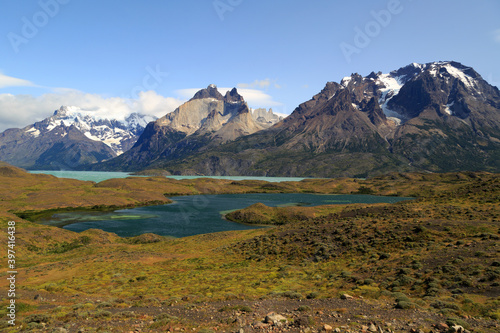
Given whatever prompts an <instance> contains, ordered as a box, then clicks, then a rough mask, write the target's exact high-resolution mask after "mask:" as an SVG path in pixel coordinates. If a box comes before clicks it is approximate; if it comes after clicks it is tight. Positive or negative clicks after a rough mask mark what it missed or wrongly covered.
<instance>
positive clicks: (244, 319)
mask: <svg viewBox="0 0 500 333" xmlns="http://www.w3.org/2000/svg"><path fill="white" fill-rule="evenodd" d="M78 296H79V295H76V297H78ZM28 297H29V298H33V299H34V300H36V301H37V302H38V303H39V304H40V306H39V309H43V310H44V311H45V312H46V313H47V314H48V315H45V316H44V315H43V314H37V315H32V316H28V317H26V318H25V319H24V321H23V323H22V325H23V328H21V332H59V333H64V332H66V333H77V332H79V333H80V332H81V333H83V332H205V333H208V332H238V333H242V332H328V331H330V332H342V333H343V332H346V333H348V332H353V333H354V332H378V333H383V332H387V333H391V332H410V333H411V332H413V333H422V332H423V333H429V332H435V333H438V332H464V333H466V332H485V333H489V332H491V333H494V332H499V331H500V324H499V322H498V321H496V320H491V319H484V318H474V317H469V316H465V317H464V318H460V319H458V318H456V319H455V320H450V319H449V318H448V319H447V318H445V317H444V316H443V315H439V314H436V313H430V312H428V311H423V310H418V309H411V310H403V309H396V308H395V307H394V304H393V303H392V302H391V300H390V299H385V300H384V299H381V300H377V301H374V300H368V299H363V298H361V297H352V296H350V295H348V294H343V295H342V296H341V297H340V298H335V299H333V298H330V299H287V298H272V299H258V300H252V301H249V300H239V299H233V300H227V301H219V302H213V303H209V302H199V303H198V302H197V300H196V297H194V298H191V297H184V298H183V299H178V300H174V299H171V300H168V301H164V302H161V304H158V305H156V306H142V307H138V306H123V305H121V304H120V300H117V302H115V303H113V304H110V303H108V302H104V301H101V300H99V299H97V298H86V299H85V301H86V302H87V303H85V304H84V305H82V306H81V307H79V306H72V307H71V310H70V311H69V312H67V313H65V314H64V315H56V317H55V318H57V319H54V314H58V313H59V314H63V312H64V310H63V309H62V308H63V307H61V306H60V305H59V306H57V305H54V304H64V303H71V302H72V299H71V297H64V296H58V295H54V294H49V293H34V292H24V293H23V298H28ZM140 298H141V297H138V299H140ZM85 308H88V309H91V308H93V309H95V311H93V310H89V311H82V309H85ZM5 331H6V332H7V330H5Z"/></svg>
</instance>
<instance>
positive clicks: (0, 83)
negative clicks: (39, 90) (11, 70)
mask: <svg viewBox="0 0 500 333" xmlns="http://www.w3.org/2000/svg"><path fill="white" fill-rule="evenodd" d="M34 86H35V84H34V83H33V82H31V81H28V80H23V79H18V78H15V77H12V76H7V75H5V74H3V73H1V72H0V88H5V87H34Z"/></svg>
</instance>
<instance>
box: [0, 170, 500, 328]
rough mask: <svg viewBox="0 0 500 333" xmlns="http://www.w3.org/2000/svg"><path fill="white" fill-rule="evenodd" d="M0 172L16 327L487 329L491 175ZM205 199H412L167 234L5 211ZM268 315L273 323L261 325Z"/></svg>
mask: <svg viewBox="0 0 500 333" xmlns="http://www.w3.org/2000/svg"><path fill="white" fill-rule="evenodd" d="M0 169H1V173H0V177H1V181H2V184H3V186H2V190H1V192H0V196H1V198H2V201H0V214H1V216H0V220H1V224H2V233H3V232H5V231H4V230H7V229H6V227H7V222H8V221H10V220H15V221H16V226H17V235H16V237H17V240H18V243H17V247H16V248H17V254H16V255H17V258H18V262H19V263H18V265H19V267H18V271H19V274H18V275H17V278H18V279H17V285H18V294H19V299H18V309H19V312H18V320H19V323H20V325H22V327H21V328H19V330H20V331H27V330H30V331H46V330H48V329H54V328H64V329H66V330H67V331H68V332H78V331H79V330H80V331H81V330H83V331H85V332H93V331H94V332H97V331H103V330H104V331H105V330H107V331H114V330H116V327H117V326H119V327H123V328H125V327H126V329H127V330H130V331H134V330H140V331H141V332H161V331H165V332H166V331H176V330H184V331H187V330H192V329H194V328H195V329H196V330H202V329H204V330H206V331H214V332H215V331H226V332H229V331H238V330H239V329H240V328H241V329H243V330H244V331H245V332H247V331H248V332H252V331H259V330H261V329H259V328H258V327H267V329H271V328H274V329H278V330H286V331H290V332H299V331H303V330H306V329H312V330H316V329H324V328H325V327H327V328H328V327H332V328H338V329H339V330H340V331H341V332H359V331H362V330H366V329H367V328H369V327H371V325H372V324H373V325H375V327H377V329H378V327H379V326H380V328H381V329H382V330H383V331H384V332H385V331H387V332H400V331H404V332H407V331H409V330H410V329H415V330H417V331H418V330H419V329H421V330H423V331H424V332H428V331H430V330H436V331H439V330H440V329H443V330H446V329H444V327H445V326H444V325H446V326H449V327H451V326H453V325H457V324H458V325H460V326H463V327H465V328H466V329H468V330H471V331H474V332H475V331H477V332H496V331H497V330H498V327H499V326H498V316H499V313H498V302H499V300H498V297H499V281H500V280H499V279H500V272H499V270H498V269H499V268H498V267H499V266H498V265H499V264H498V253H499V249H498V244H499V243H498V239H499V237H500V236H499V234H498V230H499V228H500V225H499V224H498V223H499V222H498V221H499V216H500V206H499V201H500V179H499V178H498V175H496V174H490V173H471V172H461V173H445V174H423V173H392V174H387V175H385V176H379V177H372V178H368V179H366V180H360V179H353V178H337V179H305V180H303V181H299V182H281V183H267V182H264V181H253V180H247V181H245V180H241V181H231V180H217V179H204V178H198V179H187V180H172V179H166V178H164V177H133V178H125V179H110V180H106V181H103V182H100V183H94V182H88V181H87V182H85V181H77V180H70V179H59V178H56V177H53V176H48V175H34V174H28V173H25V172H24V171H22V170H20V169H17V168H15V167H12V166H8V165H2V167H1V168H0ZM55 192H57V193H58V194H59V195H57V196H55V195H53V194H54V193H55ZM216 193H325V194H360V193H362V194H374V195H389V196H391V195H393V196H394V195H397V196H405V197H414V198H416V200H411V201H403V202H399V203H395V204H383V203H378V204H340V205H323V206H316V207H302V206H294V207H268V206H265V205H262V204H257V205H253V206H250V207H248V208H245V209H242V210H239V211H235V212H232V213H229V214H228V216H227V218H228V219H231V220H234V221H238V222H245V223H255V222H258V223H261V222H263V221H267V222H266V223H268V225H270V226H272V227H271V228H265V229H254V230H246V231H226V232H219V233H213V234H204V235H198V236H191V237H184V238H177V239H172V238H169V237H164V236H159V235H155V234H143V235H140V236H135V237H126V238H121V237H118V236H117V235H116V234H113V233H107V232H104V231H101V230H97V229H91V230H86V231H83V232H81V233H75V232H72V231H68V230H64V229H60V228H57V227H51V226H44V225H40V224H37V223H32V222H29V221H28V220H26V219H21V218H19V216H17V215H20V214H22V213H23V212H24V213H28V214H27V215H26V218H28V217H29V216H30V214H31V216H33V215H32V214H33V213H37V212H43V211H46V210H47V209H57V210H61V209H75V208H78V207H80V208H85V209H99V210H102V209H105V208H115V209H116V208H118V207H127V206H129V207H132V206H140V205H149V204H158V203H159V202H163V203H168V202H169V199H168V198H169V197H171V196H174V195H188V194H210V195H212V194H216ZM27 198H29V200H27ZM193 198H194V197H193ZM14 212H16V214H17V215H15V214H14ZM21 216H23V215H21ZM2 260H6V257H5V256H4V257H3V258H2ZM2 280H3V281H4V282H1V284H2V287H4V285H5V283H6V280H5V279H2ZM345 295H348V296H345ZM343 298H347V299H343ZM4 305H5V304H4ZM2 308H3V309H5V307H2ZM273 311H274V312H276V313H277V314H279V315H280V316H283V318H284V320H286V323H285V322H284V321H283V323H282V324H279V323H278V322H279V320H278V322H276V324H272V320H271V319H268V322H265V321H266V320H265V317H266V315H268V314H269V313H270V312H273ZM3 315H5V313H4V314H3ZM271 317H272V316H271ZM273 325H275V326H273ZM280 325H281V326H280ZM325 325H328V326H325ZM434 325H435V326H434ZM440 325H441V326H440ZM363 327H365V328H363ZM437 327H440V328H437ZM4 329H7V328H6V327H4ZM9 331H12V332H14V331H16V330H15V329H14V330H13V329H10V330H9Z"/></svg>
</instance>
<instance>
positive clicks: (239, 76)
mask: <svg viewBox="0 0 500 333" xmlns="http://www.w3.org/2000/svg"><path fill="white" fill-rule="evenodd" d="M0 6H1V8H2V10H1V11H0V131H3V130H5V129H7V128H12V127H18V128H20V127H24V126H27V125H29V124H32V123H34V122H35V121H39V120H42V119H44V118H46V117H48V116H50V115H52V113H53V112H54V110H56V109H58V108H59V107H60V106H61V105H74V106H79V107H81V108H83V109H87V110H100V111H105V112H107V113H108V114H109V115H110V116H113V117H116V118H119V119H120V118H124V117H125V116H126V115H128V114H130V113H131V112H139V113H144V114H150V115H156V116H158V117H161V116H163V115H165V114H166V113H168V112H171V111H173V110H174V109H175V108H176V107H177V106H178V105H180V104H182V103H183V102H185V101H187V100H188V99H189V98H190V97H192V95H193V92H196V91H197V90H199V89H202V88H205V87H207V86H208V85H209V84H216V85H217V86H218V87H220V88H219V89H220V90H221V91H222V92H224V91H225V90H227V89H230V88H232V87H236V88H238V91H239V92H240V93H241V94H242V95H243V97H244V98H245V100H246V101H247V102H248V104H249V106H250V107H252V108H258V107H265V108H272V109H273V110H274V111H275V112H279V113H283V114H290V113H291V112H292V111H293V110H294V109H295V108H296V107H297V106H298V105H299V104H300V103H302V102H305V101H307V100H309V99H310V98H311V97H312V96H314V95H315V94H317V93H318V92H320V91H321V89H322V88H323V87H324V86H325V84H326V83H327V82H329V81H335V82H340V81H341V79H342V78H343V77H345V76H349V75H351V74H352V73H359V74H361V75H368V74H369V73H370V72H372V71H375V72H378V71H382V72H384V73H388V72H390V71H391V70H395V69H398V68H400V67H403V66H406V65H408V64H410V63H412V62H417V63H427V62H432V61H446V60H454V61H458V62H461V63H462V64H464V65H467V66H471V67H473V68H474V69H475V70H476V71H477V72H478V73H479V74H480V75H481V76H482V77H483V78H484V79H485V80H487V81H488V82H489V83H490V84H493V85H496V86H497V87H499V86H500V63H499V59H500V20H499V19H498V18H499V17H500V1H497V0H481V1H472V0H470V1H466V0H440V1H430V0H359V1H334V0H312V1H305V0H303V1H299V0H273V1H269V0H183V1H174V0H148V1H133V0H120V1H118V0H99V1H95V0H38V1H34V0H23V1H13V0H0Z"/></svg>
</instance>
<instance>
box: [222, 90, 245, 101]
mask: <svg viewBox="0 0 500 333" xmlns="http://www.w3.org/2000/svg"><path fill="white" fill-rule="evenodd" d="M224 100H225V101H226V102H228V103H243V102H245V100H244V99H243V96H241V95H240V94H239V93H238V90H237V89H236V88H233V89H231V90H228V91H227V92H226V96H224Z"/></svg>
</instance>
